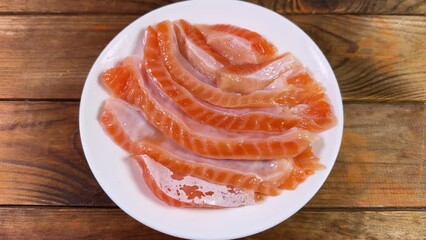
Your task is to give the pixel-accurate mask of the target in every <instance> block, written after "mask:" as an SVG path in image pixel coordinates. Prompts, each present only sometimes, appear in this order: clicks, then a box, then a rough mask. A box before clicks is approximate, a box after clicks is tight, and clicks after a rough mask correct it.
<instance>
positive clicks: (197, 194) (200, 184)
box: [142, 155, 256, 207]
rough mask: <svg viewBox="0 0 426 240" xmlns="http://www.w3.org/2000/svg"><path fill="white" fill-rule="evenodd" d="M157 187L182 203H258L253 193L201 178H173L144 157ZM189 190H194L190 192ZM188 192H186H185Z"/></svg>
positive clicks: (229, 204) (166, 169)
mask: <svg viewBox="0 0 426 240" xmlns="http://www.w3.org/2000/svg"><path fill="white" fill-rule="evenodd" d="M142 159H143V161H144V162H145V164H146V166H147V168H148V170H149V172H150V174H151V176H152V177H153V179H154V180H155V182H156V184H157V186H158V187H159V188H160V189H161V191H163V193H165V194H167V195H168V196H169V197H170V198H173V199H176V200H178V201H180V202H185V203H194V204H197V205H210V206H219V207H239V206H247V205H253V204H255V203H256V201H255V194H254V192H253V191H246V190H243V189H239V188H234V187H229V186H224V185H219V184H214V183H210V182H207V181H204V180H202V179H199V178H195V177H191V176H184V177H183V178H177V179H176V178H173V172H172V171H170V170H169V169H168V168H166V167H165V166H163V165H161V164H160V163H157V162H156V161H154V160H153V159H151V158H150V157H149V156H147V155H142ZM188 189H190V190H192V191H190V192H188ZM185 190H186V191H185Z"/></svg>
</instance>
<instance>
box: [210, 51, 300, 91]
mask: <svg viewBox="0 0 426 240" xmlns="http://www.w3.org/2000/svg"><path fill="white" fill-rule="evenodd" d="M300 66H301V65H300V64H299V63H298V61H297V60H296V59H295V58H294V57H293V55H292V54H291V53H284V54H282V55H280V56H278V57H276V58H274V59H272V60H269V61H266V62H262V63H259V64H242V65H229V66H226V67H223V68H221V69H219V70H217V73H216V82H217V86H218V87H219V88H221V89H224V90H226V91H229V92H236V93H241V94H245V95H246V94H250V93H253V92H255V91H256V90H260V89H264V88H265V87H267V86H268V85H269V84H270V83H272V82H273V81H274V80H275V79H277V78H278V77H279V76H280V75H282V74H283V73H285V72H287V71H289V70H290V69H293V68H298V67H300Z"/></svg>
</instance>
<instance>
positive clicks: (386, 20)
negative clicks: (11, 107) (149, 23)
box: [0, 15, 426, 102]
mask: <svg viewBox="0 0 426 240" xmlns="http://www.w3.org/2000/svg"><path fill="white" fill-rule="evenodd" d="M136 18H137V16H134V15H132V16H129V15H125V16H121V15H114V16H109V15H97V16H90V15H89V16H86V15H84V16H0V36H2V39H1V41H0V61H1V62H0V64H1V66H2V68H1V69H0V73H1V74H0V82H1V83H2V88H0V98H3V99H79V98H80V95H81V91H82V87H83V84H84V81H85V79H86V76H87V74H88V72H89V70H90V67H91V66H92V64H93V63H94V61H95V59H96V57H97V56H98V55H99V54H100V52H101V51H102V49H103V48H104V47H105V46H106V44H108V42H109V41H110V40H111V39H112V38H113V37H114V36H115V35H116V34H117V33H118V32H119V31H121V30H122V29H123V28H124V27H125V26H126V25H127V24H129V23H130V22H131V21H133V20H134V19H136ZM290 20H292V21H294V22H295V23H296V24H298V25H299V26H300V27H301V28H302V29H304V30H305V31H306V32H307V33H308V34H309V35H310V36H311V37H312V38H313V39H314V41H315V42H316V43H317V44H318V45H319V46H320V48H321V49H322V50H323V52H324V53H325V55H326V57H327V58H328V59H329V61H330V62H331V65H332V66H333V68H334V71H335V73H336V76H337V79H338V81H339V84H340V87H341V91H342V95H343V98H344V100H347V101H372V102H374V101H426V81H425V79H426V71H425V69H424V66H425V65H426V47H425V44H424V36H425V35H426V17H425V16H392V17H390V16H329V15H319V16H305V15H303V16H299V15H297V16H291V17H290ZM348 26H351V27H348Z"/></svg>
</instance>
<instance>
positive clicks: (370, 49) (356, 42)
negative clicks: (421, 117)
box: [290, 16, 426, 101]
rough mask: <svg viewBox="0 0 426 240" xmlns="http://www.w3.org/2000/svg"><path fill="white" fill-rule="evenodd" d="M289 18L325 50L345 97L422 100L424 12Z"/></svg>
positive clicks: (424, 86)
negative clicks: (416, 13) (391, 15)
mask: <svg viewBox="0 0 426 240" xmlns="http://www.w3.org/2000/svg"><path fill="white" fill-rule="evenodd" d="M290 19H291V20H292V21H294V22H295V23H297V25H298V26H300V27H301V28H302V29H303V30H304V31H306V32H307V33H308V35H309V36H310V37H311V38H312V39H313V40H314V41H315V42H316V43H317V44H318V45H319V47H320V48H321V50H322V51H323V52H324V54H325V56H326V57H327V59H328V60H329V61H330V64H331V65H332V67H333V70H334V72H335V74H336V76H337V79H338V81H339V85H340V89H341V91H342V95H343V98H344V100H347V101H388V100H398V101H410V100H417V101H426V81H425V79H426V71H425V70H424V67H422V66H425V64H426V45H425V43H424V40H423V38H424V37H423V36H424V35H425V34H426V17H371V18H370V17H358V16H339V17H336V16H321V17H317V18H315V19H313V18H308V17H305V16H292V17H290ZM422 22H423V23H422Z"/></svg>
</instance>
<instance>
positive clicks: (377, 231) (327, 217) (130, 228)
mask: <svg viewBox="0 0 426 240" xmlns="http://www.w3.org/2000/svg"><path fill="white" fill-rule="evenodd" d="M425 225H426V213H425V212H424V211H419V212H416V211H389V212H387V211H311V210H309V211H308V210H302V211H300V212H298V213H296V214H295V215H294V216H293V217H291V218H290V219H288V220H287V221H285V222H283V223H281V224H279V225H277V226H275V227H273V228H271V229H269V230H266V231H264V232H262V233H259V234H257V235H254V236H251V237H247V238H244V239H247V240H249V239H421V238H422V237H424V236H425V234H426V232H425V229H424V226H425ZM0 229H2V231H1V232H0V238H1V239H57V237H58V236H61V239H129V238H131V239H136V238H141V239H153V240H155V239H177V238H174V237H171V236H168V235H165V234H163V233H160V232H157V231H155V230H153V229H150V228H148V227H146V226H144V225H142V224H140V223H138V222H137V221H136V220H134V219H132V218H130V217H129V216H127V215H126V214H125V213H123V212H122V211H121V210H119V209H84V208H83V209H75V208H45V207H43V208H31V207H27V208H7V207H6V208H0Z"/></svg>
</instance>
